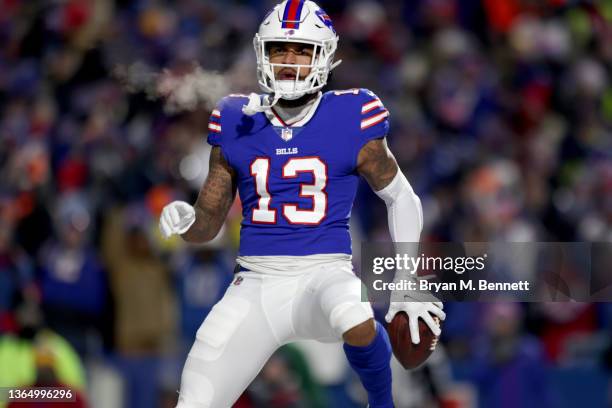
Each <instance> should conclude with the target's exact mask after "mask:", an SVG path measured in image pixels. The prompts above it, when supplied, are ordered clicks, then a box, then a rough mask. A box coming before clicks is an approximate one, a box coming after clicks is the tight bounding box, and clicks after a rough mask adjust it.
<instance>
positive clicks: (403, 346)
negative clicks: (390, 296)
mask: <svg viewBox="0 0 612 408" xmlns="http://www.w3.org/2000/svg"><path fill="white" fill-rule="evenodd" d="M433 319H434V321H435V322H436V323H437V324H440V319H439V318H438V317H437V316H433ZM387 331H388V332H389V339H390V341H391V347H392V348H393V354H394V355H395V358H397V360H398V361H399V362H400V364H401V365H402V366H403V367H404V368H405V369H407V370H408V369H413V368H417V367H418V366H420V365H421V364H423V363H424V362H425V361H426V360H427V359H428V358H429V356H430V355H431V353H433V351H434V350H435V349H436V346H437V345H438V337H437V336H435V335H434V334H433V333H432V331H431V330H430V329H429V326H427V324H426V323H425V322H424V321H423V320H421V319H419V334H420V336H421V342H420V343H419V344H414V343H413V342H412V339H411V338H410V328H409V326H408V315H407V314H406V313H404V312H399V313H397V314H396V315H395V316H394V317H393V320H392V321H391V323H389V326H388V327H387Z"/></svg>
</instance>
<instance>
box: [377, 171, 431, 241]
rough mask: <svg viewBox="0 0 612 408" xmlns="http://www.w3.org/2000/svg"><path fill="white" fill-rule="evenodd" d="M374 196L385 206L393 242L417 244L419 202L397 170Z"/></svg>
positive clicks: (420, 211) (420, 222)
mask: <svg viewBox="0 0 612 408" xmlns="http://www.w3.org/2000/svg"><path fill="white" fill-rule="evenodd" d="M376 194H377V195H378V196H379V197H380V198H382V199H383V200H384V202H385V204H387V217H388V221H389V232H390V234H391V239H392V240H393V242H419V239H420V238H421V230H422V229H423V208H422V207H421V200H420V199H419V197H418V196H417V195H416V194H415V193H414V190H413V189H412V186H411V185H410V183H409V182H408V180H407V179H406V177H405V176H404V174H403V173H402V171H401V170H399V169H398V171H397V174H396V175H395V177H394V178H393V180H392V181H391V183H389V185H388V186H387V187H385V188H383V189H382V190H379V191H376Z"/></svg>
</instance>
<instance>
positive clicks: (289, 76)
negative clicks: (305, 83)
mask: <svg viewBox="0 0 612 408" xmlns="http://www.w3.org/2000/svg"><path fill="white" fill-rule="evenodd" d="M313 48H314V47H313V46H312V45H310V44H300V43H291V42H276V43H271V44H270V45H269V46H268V56H269V57H270V62H271V63H273V64H291V65H310V63H311V61H312V54H313ZM309 73H310V68H304V67H301V68H300V69H299V75H300V78H299V79H300V80H301V79H304V78H306V77H307V76H308V74H309ZM297 74H298V68H297V67H296V68H292V67H278V66H275V67H274V77H275V78H276V80H280V81H288V80H294V79H295V76H296V75H297Z"/></svg>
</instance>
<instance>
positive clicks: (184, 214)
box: [159, 201, 195, 238]
mask: <svg viewBox="0 0 612 408" xmlns="http://www.w3.org/2000/svg"><path fill="white" fill-rule="evenodd" d="M194 222H195V210H194V209H193V207H192V206H191V205H189V204H188V203H186V202H184V201H173V202H171V203H170V204H168V205H167V206H165V207H164V209H163V210H162V213H161V216H160V217H159V229H160V231H161V233H162V235H163V236H164V238H170V237H171V236H172V235H175V234H184V233H185V232H187V230H189V228H191V226H192V225H193V223H194Z"/></svg>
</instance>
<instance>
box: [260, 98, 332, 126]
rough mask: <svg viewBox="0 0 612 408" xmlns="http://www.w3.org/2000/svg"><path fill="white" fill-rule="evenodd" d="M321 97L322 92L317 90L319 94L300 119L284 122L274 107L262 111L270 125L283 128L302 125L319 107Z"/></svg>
mask: <svg viewBox="0 0 612 408" xmlns="http://www.w3.org/2000/svg"><path fill="white" fill-rule="evenodd" d="M321 99H322V93H321V92H319V94H318V95H317V98H316V99H315V101H314V102H313V104H312V106H311V107H310V110H309V111H308V113H307V114H306V116H304V117H303V118H302V119H300V120H298V121H297V122H285V121H284V120H283V119H281V117H280V116H279V115H278V114H277V113H276V111H275V110H274V108H270V109H266V110H265V111H264V113H265V115H266V117H267V118H268V120H269V121H270V123H271V124H272V126H275V127H285V128H286V127H302V126H304V125H305V124H306V123H308V122H309V121H310V119H312V117H313V116H314V114H315V113H316V112H317V108H318V107H319V103H321Z"/></svg>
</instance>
